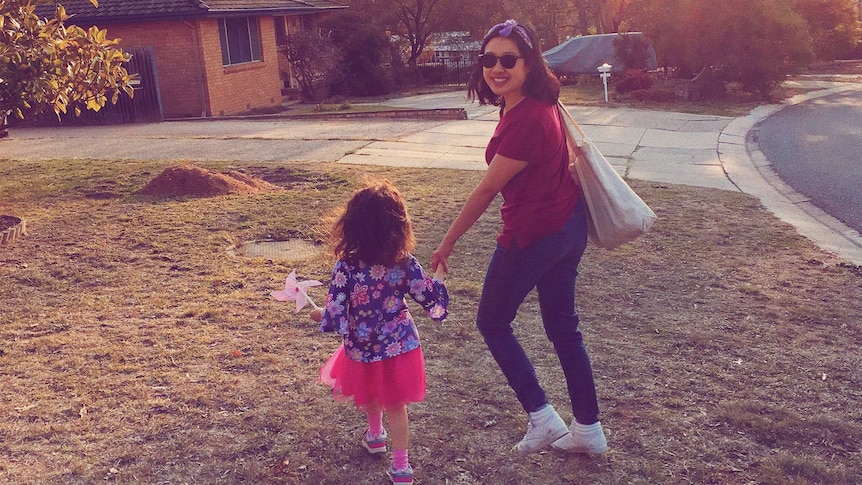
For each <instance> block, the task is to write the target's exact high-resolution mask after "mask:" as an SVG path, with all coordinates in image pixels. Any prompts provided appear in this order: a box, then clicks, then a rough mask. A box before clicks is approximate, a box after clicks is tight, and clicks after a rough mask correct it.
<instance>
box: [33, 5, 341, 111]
mask: <svg viewBox="0 0 862 485" xmlns="http://www.w3.org/2000/svg"><path fill="white" fill-rule="evenodd" d="M59 3H61V4H62V5H63V6H64V7H65V8H66V12H67V13H68V14H69V15H70V18H69V20H68V21H67V23H69V24H75V25H79V26H81V27H84V28H87V27H89V26H92V25H98V26H99V28H102V29H107V31H108V38H117V37H119V38H120V39H121V43H120V45H121V47H123V48H125V49H129V48H132V47H143V48H147V49H151V50H152V52H153V53H154V56H153V57H154V62H155V66H154V67H155V72H156V78H157V85H158V86H157V88H158V93H159V97H160V99H161V103H162V109H163V112H164V116H165V118H183V117H211V116H225V115H232V114H237V113H242V112H247V111H250V110H253V109H262V108H268V107H272V106H277V105H279V104H281V100H282V90H283V89H288V90H289V89H290V88H291V87H295V84H293V85H291V84H292V83H295V81H291V77H292V76H291V75H290V64H289V63H288V62H287V59H286V58H284V56H283V55H282V54H279V53H278V50H277V39H278V38H279V37H283V36H284V35H286V34H287V33H289V32H290V31H291V30H292V29H297V28H299V27H300V26H306V27H308V26H312V25H314V24H315V22H316V21H318V20H320V19H322V18H325V17H326V16H328V15H331V14H332V13H333V12H336V11H338V10H340V9H343V8H346V6H344V5H341V4H339V3H336V2H334V1H330V0H296V1H294V0H100V1H99V7H98V8H96V7H93V6H92V4H90V3H89V2H88V1H86V0H65V1H64V0H61V1H60V2H59ZM53 8H54V7H53V6H52V5H50V4H48V5H46V4H41V5H40V6H39V10H38V12H39V14H40V15H41V16H43V17H49V18H50V17H52V16H53Z"/></svg>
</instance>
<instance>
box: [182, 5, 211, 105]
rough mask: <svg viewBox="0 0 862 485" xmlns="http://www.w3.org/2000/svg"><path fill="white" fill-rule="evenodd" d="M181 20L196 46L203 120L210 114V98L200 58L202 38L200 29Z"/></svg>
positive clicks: (196, 75) (196, 64) (196, 72)
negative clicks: (199, 34) (190, 32)
mask: <svg viewBox="0 0 862 485" xmlns="http://www.w3.org/2000/svg"><path fill="white" fill-rule="evenodd" d="M181 20H182V22H183V25H185V26H186V27H188V28H189V29H191V31H192V41H193V42H194V45H195V77H197V82H198V93H199V96H198V97H199V98H200V103H201V118H206V117H207V113H209V102H208V101H207V100H208V99H209V97H208V96H207V95H206V94H205V93H204V90H205V89H206V79H205V77H206V76H205V75H204V72H203V66H202V65H201V63H202V60H201V58H200V55H201V49H202V48H201V43H200V38H199V36H198V29H197V27H196V26H195V25H194V24H192V23H189V21H188V20H186V19H184V18H183V19H181Z"/></svg>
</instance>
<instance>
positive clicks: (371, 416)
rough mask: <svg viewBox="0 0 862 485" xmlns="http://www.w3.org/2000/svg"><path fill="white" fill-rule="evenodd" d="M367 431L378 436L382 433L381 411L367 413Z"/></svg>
mask: <svg viewBox="0 0 862 485" xmlns="http://www.w3.org/2000/svg"><path fill="white" fill-rule="evenodd" d="M368 431H369V432H370V433H371V436H380V435H382V434H383V413H382V412H378V413H368Z"/></svg>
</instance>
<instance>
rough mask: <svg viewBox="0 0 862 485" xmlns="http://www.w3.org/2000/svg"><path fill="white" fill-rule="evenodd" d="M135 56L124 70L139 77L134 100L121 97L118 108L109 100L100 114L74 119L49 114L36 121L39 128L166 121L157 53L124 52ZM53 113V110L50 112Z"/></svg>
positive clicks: (72, 115) (71, 115) (87, 113)
mask: <svg viewBox="0 0 862 485" xmlns="http://www.w3.org/2000/svg"><path fill="white" fill-rule="evenodd" d="M123 50H125V51H126V52H128V53H130V54H132V59H131V60H130V61H129V62H128V63H127V64H126V66H125V68H126V70H127V71H128V72H129V74H137V75H138V79H137V80H136V81H135V82H134V84H133V87H134V89H135V97H134V98H129V97H128V96H127V95H126V94H125V93H122V92H121V93H120V96H119V99H118V100H117V104H113V103H111V102H110V100H108V102H107V103H106V104H105V106H104V107H103V108H102V109H100V110H99V111H90V110H83V111H82V112H81V116H75V113H74V110H72V109H70V110H69V112H68V113H66V114H64V115H62V116H60V119H59V120H58V119H57V116H56V115H55V114H54V113H53V112H50V113H46V114H43V115H41V116H39V117H37V119H36V120H34V123H35V124H37V125H42V126H45V125H57V124H61V125H107V124H114V123H149V122H158V121H164V119H165V115H164V111H163V110H162V99H161V95H160V94H159V79H158V74H157V72H156V58H155V51H154V49H153V48H152V47H131V48H124V49H123ZM49 111H50V110H49Z"/></svg>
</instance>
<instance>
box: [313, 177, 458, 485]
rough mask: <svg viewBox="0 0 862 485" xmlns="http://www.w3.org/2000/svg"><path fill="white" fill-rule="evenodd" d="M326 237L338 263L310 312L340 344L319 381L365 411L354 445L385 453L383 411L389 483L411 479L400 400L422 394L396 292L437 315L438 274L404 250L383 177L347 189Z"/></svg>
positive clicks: (410, 329) (442, 295)
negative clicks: (322, 298)
mask: <svg viewBox="0 0 862 485" xmlns="http://www.w3.org/2000/svg"><path fill="white" fill-rule="evenodd" d="M332 236H333V240H334V241H335V255H336V257H337V258H338V262H337V263H336V264H335V269H334V270H333V272H332V282H331V284H330V286H329V295H328V296H327V298H326V305H325V307H324V309H323V311H320V310H314V311H312V312H311V318H312V319H314V320H315V321H318V322H321V325H320V330H321V331H323V332H333V331H336V332H338V333H340V334H341V335H343V337H344V345H343V346H342V347H340V348H339V349H338V350H337V351H336V352H335V353H334V354H332V356H331V357H330V358H329V360H328V361H327V362H326V365H324V366H323V368H322V369H321V370H320V381H321V382H323V383H325V384H327V385H329V386H332V395H333V398H334V399H335V400H338V401H348V400H352V401H353V402H354V404H355V406H356V408H357V409H360V410H363V411H365V413H366V415H367V417H368V430H367V431H366V432H365V434H364V436H363V440H362V446H363V447H364V448H365V449H366V450H368V452H369V453H372V454H377V453H385V452H386V438H387V434H386V430H384V429H383V423H382V418H383V412H386V414H387V415H388V418H389V426H390V432H391V435H392V466H391V467H390V469H389V476H390V478H391V480H392V483H393V484H405V483H408V484H409V483H413V469H412V467H411V466H410V464H409V463H408V460H407V445H408V434H409V433H408V432H409V426H408V421H407V404H408V403H412V402H420V401H423V400H424V399H425V361H424V357H423V355H422V348H421V347H420V345H419V334H418V333H417V330H416V325H415V324H414V322H413V317H412V316H411V315H410V311H409V310H408V309H407V304H406V302H405V298H404V297H405V296H406V295H410V296H411V297H412V298H413V299H414V300H415V301H416V302H417V303H419V304H420V305H422V307H423V308H425V310H426V311H427V312H428V315H429V316H430V317H431V318H432V319H434V320H438V321H440V320H443V319H445V318H446V315H447V306H448V305H449V295H448V293H447V292H446V287H445V286H444V285H443V283H442V281H441V280H440V274H438V275H436V276H435V277H434V278H433V279H432V278H431V277H429V276H428V275H427V274H425V272H424V270H423V269H422V266H420V265H419V262H418V261H417V260H416V258H415V257H414V256H413V255H412V254H411V251H413V249H414V247H415V239H414V237H413V229H412V225H411V222H410V217H409V216H408V214H407V209H406V207H405V203H404V199H403V198H402V196H401V194H400V193H399V192H398V190H397V189H395V187H393V186H392V185H390V184H389V183H386V182H384V183H380V184H376V185H372V186H369V187H366V188H364V189H361V190H359V191H357V192H355V193H354V194H353V196H352V198H351V199H350V201H349V202H348V204H347V208H346V209H345V210H344V213H343V214H341V216H340V217H339V218H338V220H337V221H336V222H335V225H334V227H333V229H332Z"/></svg>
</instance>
